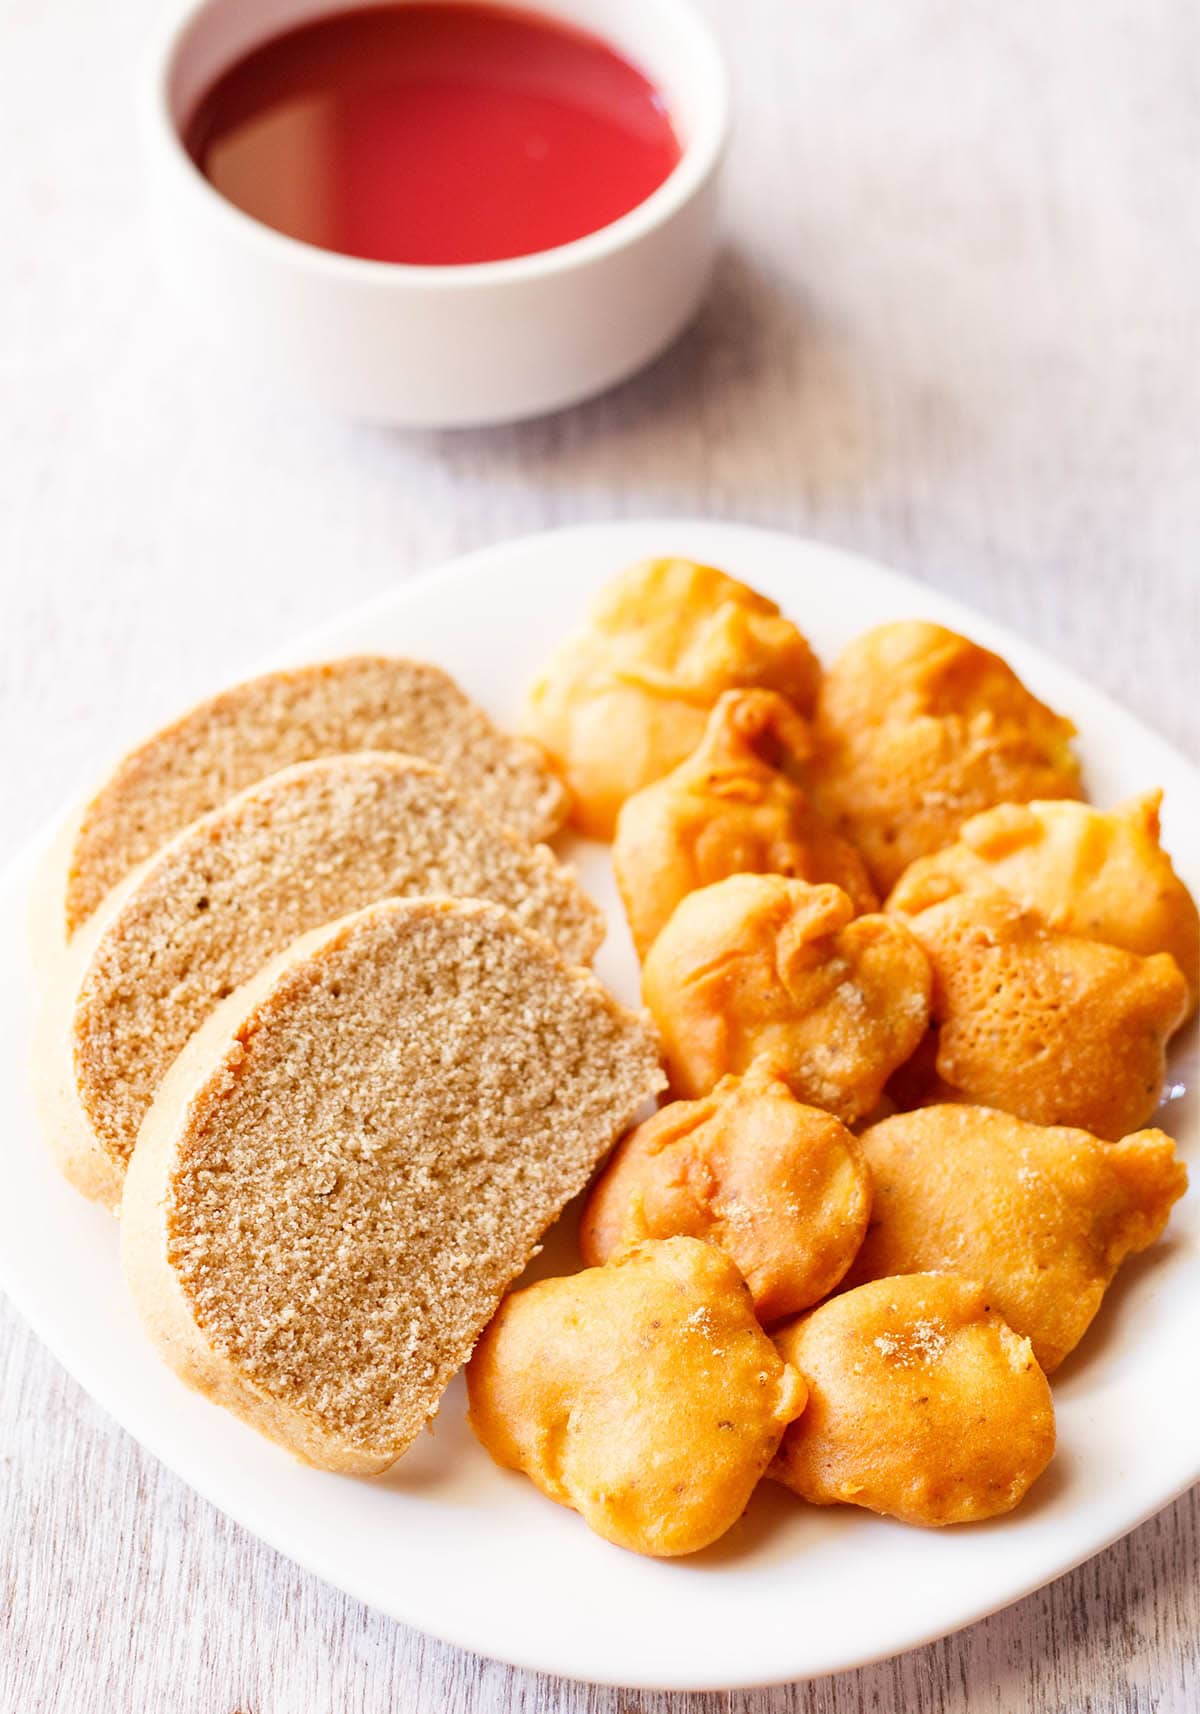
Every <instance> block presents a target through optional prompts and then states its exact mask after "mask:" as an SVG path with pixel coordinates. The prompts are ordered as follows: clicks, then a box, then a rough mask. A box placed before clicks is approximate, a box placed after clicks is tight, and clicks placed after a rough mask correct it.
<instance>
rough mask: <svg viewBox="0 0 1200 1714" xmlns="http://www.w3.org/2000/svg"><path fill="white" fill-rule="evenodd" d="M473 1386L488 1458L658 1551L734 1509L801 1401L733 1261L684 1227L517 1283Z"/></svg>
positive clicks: (720, 1529)
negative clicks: (610, 1257) (675, 1234)
mask: <svg viewBox="0 0 1200 1714" xmlns="http://www.w3.org/2000/svg"><path fill="white" fill-rule="evenodd" d="M467 1391H468V1397H469V1399H470V1417H471V1426H472V1428H473V1429H474V1431H475V1433H476V1435H477V1436H478V1437H479V1439H480V1440H481V1441H482V1443H483V1445H484V1446H485V1447H486V1448H487V1450H488V1452H489V1453H490V1454H491V1455H492V1457H493V1458H494V1459H495V1460H496V1462H497V1464H501V1465H503V1466H505V1467H506V1468H507V1469H511V1470H522V1471H524V1473H525V1474H526V1475H527V1476H528V1477H530V1479H531V1480H532V1481H533V1482H534V1483H536V1485H537V1486H538V1487H539V1488H540V1489H541V1490H542V1492H543V1493H544V1494H547V1495H548V1496H549V1497H550V1499H552V1500H557V1501H558V1503H559V1504H560V1505H563V1506H570V1507H571V1508H572V1509H573V1510H574V1511H577V1512H578V1513H579V1514H580V1515H581V1517H582V1518H583V1519H584V1521H585V1522H586V1523H587V1524H588V1525H589V1526H590V1528H592V1529H594V1530H595V1531H596V1533H597V1534H598V1535H601V1536H603V1537H604V1538H605V1540H606V1541H611V1542H615V1543H616V1545H617V1546H618V1547H625V1548H630V1549H631V1550H632V1551H633V1552H635V1553H646V1554H653V1555H656V1556H660V1557H673V1556H675V1555H677V1554H683V1553H695V1552H696V1551H697V1550H698V1549H699V1548H702V1547H707V1546H708V1544H709V1543H710V1542H713V1541H716V1539H717V1537H718V1536H721V1535H723V1534H724V1533H725V1531H726V1530H727V1529H729V1527H730V1526H731V1525H732V1524H734V1523H736V1522H737V1520H738V1518H739V1517H740V1516H741V1514H742V1512H743V1511H744V1510H745V1507H746V1502H747V1501H748V1500H749V1498H750V1495H751V1493H752V1491H753V1489H754V1487H755V1485H756V1483H757V1482H758V1480H759V1478H760V1477H761V1476H762V1474H763V1472H764V1471H765V1470H766V1468H767V1465H768V1464H769V1463H770V1461H771V1459H772V1457H773V1456H774V1454H775V1450H776V1448H777V1447H778V1445H779V1440H780V1436H781V1435H782V1433H783V1431H784V1429H785V1428H786V1426H787V1424H788V1423H789V1422H791V1421H793V1420H794V1418H795V1417H796V1416H798V1415H799V1413H800V1412H801V1411H802V1410H803V1409H804V1401H805V1389H804V1386H803V1384H802V1382H801V1381H800V1379H799V1377H798V1376H797V1374H796V1371H795V1370H794V1369H793V1368H791V1367H790V1366H789V1365H788V1364H786V1363H785V1362H783V1360H782V1359H781V1358H780V1357H779V1356H778V1354H777V1353H776V1351H775V1348H774V1346H773V1345H772V1344H771V1341H770V1340H769V1339H768V1338H767V1336H766V1334H765V1333H764V1332H763V1331H762V1329H761V1328H760V1327H759V1325H758V1323H757V1321H756V1320H755V1319H754V1309H753V1305H752V1303H751V1301H750V1293H749V1291H748V1290H747V1289H746V1285H745V1283H744V1281H743V1280H742V1277H741V1275H740V1274H739V1273H738V1271H737V1269H736V1268H735V1267H734V1265H733V1263H732V1262H731V1261H730V1260H729V1259H728V1257H727V1256H724V1255H723V1254H722V1253H721V1252H720V1251H719V1250H716V1249H714V1248H713V1247H712V1246H711V1245H710V1244H702V1243H700V1242H699V1241H698V1240H696V1239H694V1238H669V1239H666V1240H664V1241H663V1242H661V1243H646V1244H639V1245H636V1246H635V1247H634V1248H632V1249H629V1250H626V1251H625V1252H624V1253H623V1254H622V1255H621V1256H619V1257H618V1258H617V1259H616V1260H615V1261H613V1262H610V1263H609V1265H608V1266H607V1267H603V1268H589V1269H588V1270H586V1271H585V1272H584V1273H581V1274H575V1275H572V1276H571V1277H570V1278H567V1279H551V1280H543V1281H541V1282H540V1283H539V1284H537V1285H532V1286H527V1287H526V1288H525V1289H524V1290H522V1291H515V1292H512V1293H511V1294H510V1295H509V1296H508V1297H507V1298H506V1299H505V1300H504V1302H503V1303H502V1304H501V1306H500V1309H499V1310H498V1311H497V1313H496V1315H495V1317H494V1318H493V1320H492V1322H491V1324H490V1326H489V1327H488V1328H487V1330H486V1331H485V1333H484V1335H483V1337H482V1338H481V1339H480V1341H479V1344H478V1345H477V1346H476V1348H475V1354H474V1356H473V1357H472V1358H471V1361H470V1363H469V1364H468V1365H467Z"/></svg>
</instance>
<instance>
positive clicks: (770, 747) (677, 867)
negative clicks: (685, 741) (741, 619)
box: [613, 690, 879, 958]
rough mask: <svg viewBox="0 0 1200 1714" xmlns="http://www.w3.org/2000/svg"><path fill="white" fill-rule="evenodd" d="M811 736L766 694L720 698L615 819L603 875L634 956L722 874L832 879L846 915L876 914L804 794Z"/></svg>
mask: <svg viewBox="0 0 1200 1714" xmlns="http://www.w3.org/2000/svg"><path fill="white" fill-rule="evenodd" d="M812 747H813V746H812V731H811V728H810V726H809V724H808V722H807V721H806V720H805V719H804V718H803V716H801V715H799V714H797V712H796V710H795V709H794V708H793V707H792V705H791V703H790V702H788V701H787V699H786V698H785V697H782V696H779V695H778V694H777V693H776V692H775V691H771V690H727V691H726V692H725V694H724V696H722V697H721V698H720V700H719V701H718V702H717V705H716V707H715V708H714V709H713V711H712V714H711V715H710V716H709V721H708V725H707V727H706V728H705V731H704V736H703V738H702V739H701V740H700V743H699V744H698V745H697V747H696V749H695V750H693V751H692V753H691V755H690V756H688V757H686V758H685V759H684V760H683V761H682V762H680V764H679V766H678V767H677V768H676V769H674V771H673V772H672V773H669V774H668V775H667V776H666V777H665V779H661V780H657V781H655V783H654V784H653V785H649V786H646V787H644V788H643V790H641V791H640V792H635V793H634V795H633V796H632V797H631V798H628V799H627V800H626V802H625V804H624V805H623V807H622V809H621V813H620V815H619V816H618V818H617V832H616V838H615V840H614V843H613V868H614V869H615V870H616V875H617V885H618V887H619V888H620V890H621V897H622V899H623V900H624V902H625V914H626V915H627V916H628V918H629V926H630V928H631V930H632V931H633V943H634V945H635V946H636V947H637V950H638V956H639V957H641V958H644V957H645V956H646V953H647V952H648V951H649V949H650V946H651V943H652V942H653V940H654V937H655V936H656V935H657V934H658V932H659V930H660V929H661V928H662V926H663V924H664V923H665V922H666V920H667V918H668V917H669V916H670V915H671V912H672V911H673V910H674V909H675V906H676V905H677V904H678V903H679V901H680V899H682V898H684V897H685V896H686V895H687V894H688V893H692V892H695V890H696V888H697V887H707V886H709V885H710V884H711V883H712V882H713V881H721V880H724V878H725V876H726V875H738V874H765V875H791V876H794V877H796V878H797V879H798V880H801V881H833V882H835V883H836V884H837V885H838V886H839V887H841V888H842V890H843V892H846V893H849V895H850V897H851V899H853V901H854V906H855V909H856V910H859V911H873V910H877V909H878V908H879V900H878V899H877V898H876V896H875V893H874V890H873V889H872V887H871V883H870V881H869V879H868V878H867V869H866V864H865V863H864V862H863V860H862V858H861V857H860V856H859V854H858V852H857V851H856V850H855V849H854V847H853V846H852V845H850V844H848V843H847V841H846V840H844V839H843V838H842V837H841V835H840V834H838V833H835V832H834V830H833V828H832V827H830V826H829V824H828V822H827V821H825V819H824V817H823V816H821V815H819V814H818V813H817V811H816V810H815V809H814V807H813V805H812V803H811V801H810V799H809V796H808V793H807V792H806V791H805V789H804V786H803V784H802V779H803V770H804V764H805V763H806V762H808V761H809V760H810V759H811V756H812Z"/></svg>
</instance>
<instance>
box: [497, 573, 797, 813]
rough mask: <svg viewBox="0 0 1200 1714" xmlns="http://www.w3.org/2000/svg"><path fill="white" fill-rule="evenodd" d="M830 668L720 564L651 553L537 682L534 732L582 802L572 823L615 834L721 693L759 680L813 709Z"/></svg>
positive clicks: (693, 739) (683, 751)
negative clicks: (629, 807) (627, 807)
mask: <svg viewBox="0 0 1200 1714" xmlns="http://www.w3.org/2000/svg"><path fill="white" fill-rule="evenodd" d="M819 677H820V667H819V665H818V663H817V659H816V656H815V655H814V654H813V652H812V650H811V649H810V648H809V646H808V644H807V643H806V642H805V640H804V638H803V637H802V636H801V634H800V632H799V631H798V630H797V629H796V627H795V626H794V625H793V624H792V622H791V621H790V620H789V619H785V618H784V617H783V616H782V614H781V613H780V611H779V609H778V607H777V606H776V605H775V603H774V602H773V601H768V600H767V599H766V598H765V597H764V596H762V595H757V594H755V592H754V591H753V590H752V589H748V588H747V587H746V585H745V584H744V583H738V582H737V581H736V580H735V579H734V578H732V577H727V576H726V575H725V573H724V572H721V571H715V570H714V569H713V568H712V567H711V566H707V565H696V564H694V563H693V562H692V561H691V560H686V559H654V560H646V561H645V562H644V563H642V564H640V565H634V566H631V567H630V568H629V569H628V570H627V571H625V572H622V573H621V575H620V576H619V577H616V578H614V579H613V581H612V582H611V583H609V584H608V585H607V586H606V588H605V589H603V590H602V591H601V594H600V596H599V598H598V600H597V601H596V603H595V605H594V606H593V608H592V611H591V614H590V616H589V619H588V623H587V624H586V625H585V626H584V628H583V629H582V630H581V631H579V632H577V633H576V634H575V635H574V636H572V637H569V638H568V639H567V641H566V642H565V643H564V644H562V646H561V647H560V648H559V649H558V650H557V651H556V653H555V654H554V655H553V656H552V658H551V660H550V661H549V663H548V664H547V666H546V669H545V671H544V672H543V673H542V675H541V677H540V678H539V679H538V680H537V681H536V683H535V684H534V685H533V687H532V689H531V691H530V694H529V701H528V706H527V713H526V731H527V732H528V733H529V735H530V736H531V737H534V738H536V739H537V740H538V741H539V742H540V743H541V744H543V745H544V746H545V748H546V749H547V750H548V751H549V753H550V755H551V757H552V758H553V759H554V761H555V763H556V764H557V766H558V767H559V769H560V770H561V772H562V774H563V776H564V777H565V779H566V781H567V784H568V785H569V786H570V788H571V791H572V793H573V794H574V799H575V808H574V816H573V819H574V824H575V826H576V827H577V828H578V829H579V831H580V832H581V833H587V834H590V835H591V836H592V837H593V838H595V839H611V838H612V833H613V827H614V825H615V823H616V819H617V811H618V810H619V809H620V807H621V805H622V804H623V803H624V801H625V799H626V798H627V797H629V796H630V795H631V794H632V793H633V792H636V791H640V790H641V788H642V787H643V786H645V785H649V784H650V782H651V780H657V779H661V778H662V776H663V774H665V773H668V772H669V771H670V770H671V769H672V768H674V767H675V766H677V764H678V763H680V762H682V760H683V758H684V757H685V756H687V755H689V754H690V753H691V751H692V750H694V749H695V747H696V745H697V744H698V743H699V742H700V739H701V738H702V737H703V735H704V724H705V721H706V720H707V718H708V711H709V709H710V708H711V707H712V706H713V704H714V703H715V702H716V700H717V698H718V697H719V696H720V695H721V693H722V691H726V690H732V689H734V688H735V687H737V686H739V685H759V686H762V687H764V688H766V689H768V690H777V691H779V692H781V693H782V694H783V695H784V696H786V697H787V698H788V699H789V700H790V701H791V702H792V703H794V704H795V706H796V707H797V708H798V709H799V710H800V712H801V713H802V714H807V713H809V712H811V710H812V707H813V703H814V701H815V698H816V690H817V680H818V678H819Z"/></svg>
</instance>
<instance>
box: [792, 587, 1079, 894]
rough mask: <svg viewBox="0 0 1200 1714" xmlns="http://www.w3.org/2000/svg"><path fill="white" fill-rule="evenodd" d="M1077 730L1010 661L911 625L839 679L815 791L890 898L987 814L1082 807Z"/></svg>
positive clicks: (839, 672) (848, 665) (898, 627)
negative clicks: (1013, 806)
mask: <svg viewBox="0 0 1200 1714" xmlns="http://www.w3.org/2000/svg"><path fill="white" fill-rule="evenodd" d="M1073 732H1074V727H1073V726H1072V725H1071V723H1070V721H1069V720H1064V719H1062V718H1061V717H1060V716H1059V715H1057V714H1055V713H1053V712H1052V710H1050V709H1049V708H1047V707H1045V705H1044V704H1043V703H1040V702H1039V701H1038V700H1037V698H1036V697H1034V696H1032V695H1031V694H1030V693H1029V691H1027V690H1026V689H1025V686H1024V685H1023V684H1022V683H1021V681H1020V679H1019V678H1018V677H1017V676H1016V674H1015V673H1014V672H1013V671H1012V669H1011V667H1009V666H1007V665H1006V663H1005V662H1004V661H1002V660H1001V659H1000V657H999V656H998V655H993V654H991V653H989V651H988V650H987V649H981V648H980V647H979V645H978V644H977V643H972V642H970V641H969V640H968V639H967V638H966V637H960V636H959V635H958V634H957V633H956V632H954V631H947V630H946V629H945V628H944V626H941V625H931V624H928V623H926V622H924V621H922V620H903V621H901V622H899V623H897V624H892V625H881V626H879V627H878V628H877V629H876V630H873V631H868V632H866V633H865V635H863V636H861V637H859V638H858V639H857V640H856V641H855V642H853V643H851V644H850V646H849V647H848V648H847V649H845V650H844V651H843V652H842V654H841V655H840V656H839V658H838V659H837V661H836V662H835V663H834V665H833V667H832V668H831V669H830V671H829V673H828V674H827V676H826V678H825V681H824V683H823V684H822V686H821V692H820V698H819V701H818V709H817V738H818V746H819V749H818V755H817V758H816V768H815V772H814V776H813V789H814V793H815V796H816V800H817V804H818V807H819V808H821V809H822V810H823V811H824V812H825V814H826V815H827V816H828V817H829V818H830V820H831V821H833V823H834V824H835V826H837V828H838V830H839V832H841V833H843V834H844V835H845V836H846V838H847V839H849V840H850V841H851V842H852V843H853V844H854V845H856V846H857V847H858V849H859V850H860V851H861V852H862V854H863V856H864V857H865V858H866V860H867V867H868V869H869V870H870V871H871V875H872V878H873V880H874V882H875V885H876V886H877V887H878V888H879V889H880V891H881V892H886V891H887V889H888V888H889V887H891V886H893V885H894V884H895V882H896V881H897V879H898V878H899V876H900V875H901V873H902V872H903V871H904V870H905V869H906V868H907V867H908V865H909V864H910V863H912V862H913V861H914V860H915V859H916V858H918V857H924V856H925V855H926V854H927V853H929V852H931V851H939V850H940V849H941V848H942V846H944V845H948V844H949V843H950V841H951V840H952V839H953V838H954V836H955V834H956V833H957V832H958V830H959V828H960V827H961V826H962V824H963V822H964V821H965V820H966V819H967V817H968V816H971V815H975V814H976V813H977V812H978V811H979V810H982V809H989V808H990V807H991V806H992V805H993V804H997V803H1006V802H1013V803H1024V802H1026V801H1027V800H1028V799H1030V798H1058V797H1070V798H1076V797H1079V796H1080V779H1079V764H1078V762H1077V761H1076V759H1075V757H1074V755H1073V754H1072V752H1071V747H1070V743H1069V740H1070V738H1071V735H1072V733H1073Z"/></svg>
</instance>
